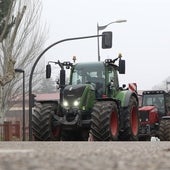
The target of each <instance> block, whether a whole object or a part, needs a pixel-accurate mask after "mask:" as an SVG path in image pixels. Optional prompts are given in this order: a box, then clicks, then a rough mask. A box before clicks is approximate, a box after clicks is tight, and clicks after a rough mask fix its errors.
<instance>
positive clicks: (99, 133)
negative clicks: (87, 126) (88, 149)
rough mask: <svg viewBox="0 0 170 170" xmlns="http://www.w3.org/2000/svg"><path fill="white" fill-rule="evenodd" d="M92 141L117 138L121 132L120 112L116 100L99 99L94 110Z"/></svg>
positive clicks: (91, 131)
mask: <svg viewBox="0 0 170 170" xmlns="http://www.w3.org/2000/svg"><path fill="white" fill-rule="evenodd" d="M91 115H92V121H91V130H90V135H89V136H90V137H89V138H90V139H89V140H90V141H113V140H117V138H118V132H119V114H118V108H117V104H116V103H115V102H114V101H99V102H97V103H96V104H95V105H94V108H93V112H92V114H91Z"/></svg>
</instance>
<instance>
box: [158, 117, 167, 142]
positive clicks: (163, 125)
mask: <svg viewBox="0 0 170 170" xmlns="http://www.w3.org/2000/svg"><path fill="white" fill-rule="evenodd" d="M158 135H159V136H158V137H159V139H160V140H161V141H170V119H162V120H161V121H160V125H159V132H158Z"/></svg>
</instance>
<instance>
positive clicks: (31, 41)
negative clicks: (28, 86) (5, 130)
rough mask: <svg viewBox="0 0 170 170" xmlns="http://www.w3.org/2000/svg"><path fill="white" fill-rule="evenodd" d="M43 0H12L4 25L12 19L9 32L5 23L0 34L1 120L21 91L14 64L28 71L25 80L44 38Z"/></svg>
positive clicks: (40, 49)
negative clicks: (41, 1) (41, 0)
mask: <svg viewBox="0 0 170 170" xmlns="http://www.w3.org/2000/svg"><path fill="white" fill-rule="evenodd" d="M41 9H42V8H41V3H40V0H27V1H24V0H13V1H11V4H10V8H9V10H8V15H7V16H6V17H5V25H9V24H10V23H12V24H13V25H12V26H11V28H10V29H9V28H8V33H7V34H6V36H4V32H6V29H7V27H6V26H4V28H3V31H2V32H1V35H0V121H1V122H3V121H4V117H5V112H6V111H7V110H8V109H9V108H10V103H9V101H11V99H12V98H16V96H18V95H19V93H21V89H20V87H21V81H19V82H18V80H19V79H17V78H15V76H19V75H18V74H15V68H20V69H23V70H24V71H25V78H26V83H27V82H28V77H29V76H28V75H29V73H30V68H31V66H32V64H33V62H34V60H35V59H36V57H37V56H38V54H39V53H40V51H42V47H43V45H44V42H45V38H46V37H45V36H44V35H46V34H44V27H42V24H41V25H40V22H41V20H40V18H41Z"/></svg>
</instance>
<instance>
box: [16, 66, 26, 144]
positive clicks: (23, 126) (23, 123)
mask: <svg viewBox="0 0 170 170" xmlns="http://www.w3.org/2000/svg"><path fill="white" fill-rule="evenodd" d="M15 72H18V73H23V87H22V88H23V93H22V97H23V100H22V110H23V117H22V119H23V120H22V132H23V141H25V71H24V70H22V69H18V68H17V69H15Z"/></svg>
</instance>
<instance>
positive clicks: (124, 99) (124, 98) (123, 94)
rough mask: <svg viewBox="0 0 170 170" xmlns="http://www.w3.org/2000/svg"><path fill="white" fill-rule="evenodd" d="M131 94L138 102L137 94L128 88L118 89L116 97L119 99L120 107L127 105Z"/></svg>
mask: <svg viewBox="0 0 170 170" xmlns="http://www.w3.org/2000/svg"><path fill="white" fill-rule="evenodd" d="M131 96H134V97H135V98H136V100H137V102H138V103H139V101H138V96H137V94H136V93H135V92H132V91H129V90H124V91H120V92H119V93H118V94H117V95H116V98H117V99H119V100H120V101H121V107H128V105H129V100H130V98H131Z"/></svg>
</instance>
